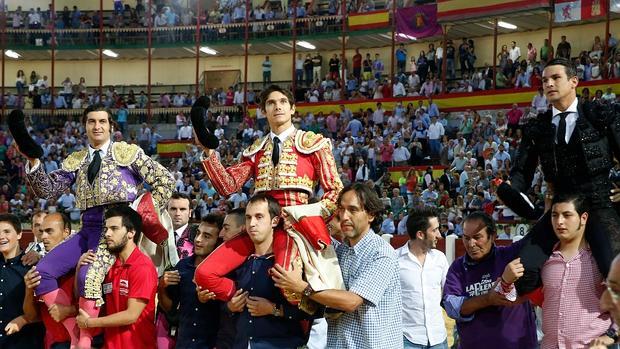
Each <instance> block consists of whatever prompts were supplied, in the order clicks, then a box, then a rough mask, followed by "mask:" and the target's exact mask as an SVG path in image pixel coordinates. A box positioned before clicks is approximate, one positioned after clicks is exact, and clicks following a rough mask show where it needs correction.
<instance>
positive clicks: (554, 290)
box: [541, 245, 611, 349]
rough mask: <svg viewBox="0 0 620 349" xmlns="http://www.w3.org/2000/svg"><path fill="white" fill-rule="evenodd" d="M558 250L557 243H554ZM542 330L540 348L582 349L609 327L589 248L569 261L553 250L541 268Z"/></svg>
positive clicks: (600, 280)
mask: <svg viewBox="0 0 620 349" xmlns="http://www.w3.org/2000/svg"><path fill="white" fill-rule="evenodd" d="M556 249H557V245H556ZM542 281H543V285H544V286H543V292H544V296H545V301H544V303H543V319H544V320H543V332H544V334H545V335H544V337H543V340H542V344H541V349H551V348H554V349H555V348H566V349H571V348H585V347H587V346H588V345H589V344H590V342H591V341H592V340H594V339H595V338H597V337H598V336H600V335H602V334H604V333H605V331H607V329H608V328H609V327H610V326H611V320H610V317H609V313H602V311H601V308H600V305H599V299H600V298H601V295H602V294H603V290H604V286H603V285H602V284H601V283H602V281H603V276H602V275H601V273H600V272H599V270H598V267H597V266H596V262H595V261H594V257H593V256H592V251H591V250H590V248H589V247H586V248H584V249H581V250H579V252H578V253H577V255H575V256H574V257H573V258H571V259H569V260H568V261H565V260H564V257H562V254H561V252H560V251H557V250H555V251H553V253H552V254H551V257H549V259H548V260H547V262H545V264H544V265H543V268H542Z"/></svg>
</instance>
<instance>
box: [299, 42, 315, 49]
mask: <svg viewBox="0 0 620 349" xmlns="http://www.w3.org/2000/svg"><path fill="white" fill-rule="evenodd" d="M297 45H299V46H301V47H303V48H307V49H308V50H314V49H316V46H314V45H312V44H311V43H309V42H307V41H298V42H297Z"/></svg>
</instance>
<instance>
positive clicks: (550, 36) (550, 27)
mask: <svg viewBox="0 0 620 349" xmlns="http://www.w3.org/2000/svg"><path fill="white" fill-rule="evenodd" d="M554 9H555V4H554V3H551V7H550V8H549V12H548V16H549V32H548V34H547V39H548V40H549V54H550V55H551V57H548V58H549V60H552V59H553V57H554V56H555V52H553V41H551V39H553V13H554ZM548 56H549V55H548ZM541 73H542V72H541Z"/></svg>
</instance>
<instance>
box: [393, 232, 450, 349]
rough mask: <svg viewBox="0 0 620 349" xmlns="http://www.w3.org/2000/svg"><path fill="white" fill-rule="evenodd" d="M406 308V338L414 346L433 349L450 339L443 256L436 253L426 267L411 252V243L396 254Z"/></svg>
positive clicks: (430, 257) (427, 260) (426, 261)
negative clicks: (444, 308) (443, 300)
mask: <svg viewBox="0 0 620 349" xmlns="http://www.w3.org/2000/svg"><path fill="white" fill-rule="evenodd" d="M396 255H397V256H398V264H399V269H400V286H401V289H402V297H403V299H402V304H403V334H404V336H405V338H407V339H408V340H409V341H410V342H412V343H415V344H420V345H427V344H429V343H430V345H431V346H433V345H437V344H439V343H441V342H443V341H444V340H445V339H446V338H447V333H446V325H445V323H444V321H443V313H442V311H441V305H440V303H441V295H442V290H443V286H444V284H445V283H446V274H447V273H448V260H447V259H446V255H445V254H443V252H441V251H439V250H436V249H432V250H430V251H428V253H427V254H426V259H425V261H424V265H422V264H421V263H420V261H419V260H418V258H417V257H416V256H414V255H413V253H411V252H410V251H409V243H407V244H405V245H404V246H403V247H401V248H399V249H398V250H396Z"/></svg>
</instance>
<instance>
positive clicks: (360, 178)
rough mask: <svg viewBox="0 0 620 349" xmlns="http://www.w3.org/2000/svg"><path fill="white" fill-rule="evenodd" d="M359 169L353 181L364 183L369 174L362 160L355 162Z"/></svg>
mask: <svg viewBox="0 0 620 349" xmlns="http://www.w3.org/2000/svg"><path fill="white" fill-rule="evenodd" d="M357 163H358V165H359V167H358V168H357V172H356V173H355V181H356V182H366V181H367V180H368V175H369V174H370V169H369V168H368V165H366V164H365V162H364V159H362V158H359V159H358V160H357Z"/></svg>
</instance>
